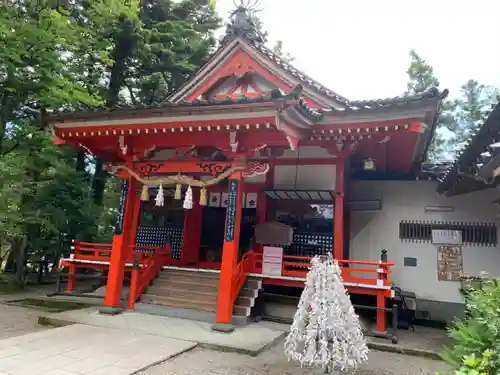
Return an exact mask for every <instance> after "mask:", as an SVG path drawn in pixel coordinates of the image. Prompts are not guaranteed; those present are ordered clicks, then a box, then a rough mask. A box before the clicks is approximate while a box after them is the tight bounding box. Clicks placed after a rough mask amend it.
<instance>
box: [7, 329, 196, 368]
mask: <svg viewBox="0 0 500 375" xmlns="http://www.w3.org/2000/svg"><path fill="white" fill-rule="evenodd" d="M195 346H196V343H194V342H188V341H182V340H174V339H169V338H165V337H160V336H155V335H150V334H146V333H139V332H130V331H126V330H117V329H111V328H104V327H94V326H85V325H81V324H74V325H70V326H66V327H61V328H55V329H51V330H46V331H42V332H36V333H31V334H26V335H22V336H17V337H11V338H8V339H4V340H0V374H1V375H38V374H43V375H83V374H85V375H128V374H131V373H134V372H136V371H140V370H142V369H145V368H146V367H148V366H150V365H152V364H155V363H159V362H161V361H165V360H166V359H168V358H170V357H172V356H175V355H178V354H180V353H183V352H185V351H187V350H190V349H192V348H193V347H195Z"/></svg>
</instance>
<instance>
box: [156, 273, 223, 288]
mask: <svg viewBox="0 0 500 375" xmlns="http://www.w3.org/2000/svg"><path fill="white" fill-rule="evenodd" d="M176 281H178V282H184V283H191V284H192V283H196V284H199V283H203V285H213V286H219V277H217V278H214V277H206V276H199V274H196V273H195V274H187V275H184V274H178V275H175V274H168V273H166V274H161V275H160V277H159V278H158V279H157V280H156V281H155V282H156V283H168V282H176Z"/></svg>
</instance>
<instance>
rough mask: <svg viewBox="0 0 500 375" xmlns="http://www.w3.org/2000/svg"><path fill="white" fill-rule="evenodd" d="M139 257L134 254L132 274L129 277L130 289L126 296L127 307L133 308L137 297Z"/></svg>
mask: <svg viewBox="0 0 500 375" xmlns="http://www.w3.org/2000/svg"><path fill="white" fill-rule="evenodd" d="M139 271H140V266H139V259H138V257H137V256H136V257H135V259H134V266H133V269H132V274H131V277H130V291H129V296H128V309H129V310H133V309H134V306H135V300H136V299H137V288H138V286H139Z"/></svg>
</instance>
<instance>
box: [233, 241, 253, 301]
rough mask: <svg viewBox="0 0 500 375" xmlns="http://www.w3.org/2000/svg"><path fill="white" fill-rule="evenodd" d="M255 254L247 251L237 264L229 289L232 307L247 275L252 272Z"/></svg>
mask: <svg viewBox="0 0 500 375" xmlns="http://www.w3.org/2000/svg"><path fill="white" fill-rule="evenodd" d="M255 255H256V253H255V252H254V251H253V250H250V251H247V252H246V253H245V254H244V255H243V257H242V258H241V261H240V262H239V263H238V266H237V267H236V270H235V272H234V274H233V284H232V289H231V304H232V305H233V306H234V303H235V301H236V299H237V298H238V296H239V294H240V290H241V288H243V285H245V282H246V281H247V277H248V274H250V273H252V272H253V268H254V264H255Z"/></svg>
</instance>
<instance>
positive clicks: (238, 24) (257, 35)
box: [221, 0, 264, 44]
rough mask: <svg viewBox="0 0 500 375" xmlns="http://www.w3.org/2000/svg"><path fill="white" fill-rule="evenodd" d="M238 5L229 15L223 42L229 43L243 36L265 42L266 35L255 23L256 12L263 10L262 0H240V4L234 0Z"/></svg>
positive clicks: (254, 40) (235, 4) (257, 41)
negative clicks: (263, 34) (264, 35)
mask: <svg viewBox="0 0 500 375" xmlns="http://www.w3.org/2000/svg"><path fill="white" fill-rule="evenodd" d="M233 4H234V6H235V7H236V9H235V10H233V11H232V12H231V14H230V15H229V22H228V24H227V26H226V34H225V35H224V37H223V38H222V41H221V44H225V43H227V42H228V41H229V40H231V39H232V38H234V37H238V36H239V37H242V38H244V39H247V40H249V41H252V42H256V43H263V42H264V37H263V36H262V33H261V32H260V31H259V30H258V27H257V24H256V23H255V13H257V12H260V11H262V9H261V8H259V7H260V5H261V4H262V0H240V2H239V4H238V3H237V2H236V0H233Z"/></svg>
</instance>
